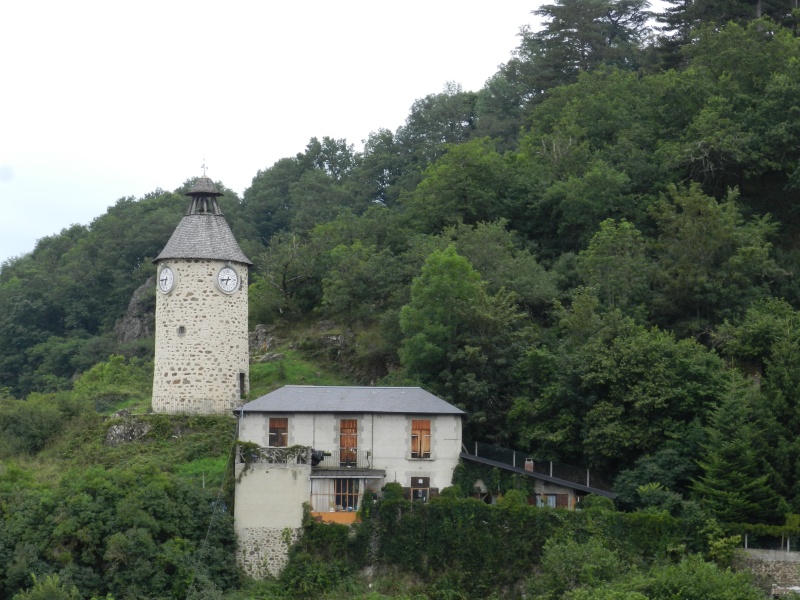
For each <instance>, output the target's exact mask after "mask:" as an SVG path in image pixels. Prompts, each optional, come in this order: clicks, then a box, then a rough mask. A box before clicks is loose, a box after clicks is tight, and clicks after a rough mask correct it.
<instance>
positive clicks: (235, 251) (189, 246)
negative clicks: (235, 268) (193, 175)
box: [153, 177, 253, 265]
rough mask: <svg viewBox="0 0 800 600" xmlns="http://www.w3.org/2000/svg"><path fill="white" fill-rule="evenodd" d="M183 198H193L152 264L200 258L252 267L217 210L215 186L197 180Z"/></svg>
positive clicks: (219, 194) (206, 180) (211, 183)
mask: <svg viewBox="0 0 800 600" xmlns="http://www.w3.org/2000/svg"><path fill="white" fill-rule="evenodd" d="M186 195H187V196H190V197H191V198H192V201H191V203H190V205H189V208H188V210H187V211H186V215H185V216H184V217H183V219H181V222H180V223H178V226H177V227H176V228H175V231H173V232H172V237H170V238H169V241H168V242H167V245H166V246H164V249H163V250H162V251H161V254H159V255H158V256H157V257H156V258H155V260H154V261H153V262H158V261H160V260H166V259H170V258H173V259H174V258H200V259H211V260H229V261H232V262H238V263H244V264H246V265H252V264H253V263H252V262H250V259H249V258H247V256H245V254H244V252H242V249H241V248H239V244H238V243H237V241H236V238H235V237H233V232H232V231H231V228H230V227H229V226H228V222H227V221H226V220H225V217H224V216H223V214H222V211H221V210H220V209H219V205H218V204H217V198H216V197H217V196H221V195H222V194H221V193H220V192H218V191H217V188H216V186H215V185H214V182H213V181H211V179H209V178H208V177H199V178H198V179H197V180H196V181H195V183H194V185H193V186H192V189H191V190H189V192H187V194H186Z"/></svg>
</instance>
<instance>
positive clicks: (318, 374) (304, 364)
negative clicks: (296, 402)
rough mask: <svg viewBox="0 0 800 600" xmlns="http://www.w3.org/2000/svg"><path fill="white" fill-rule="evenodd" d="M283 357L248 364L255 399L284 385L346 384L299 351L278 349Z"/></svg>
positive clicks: (252, 393)
mask: <svg viewBox="0 0 800 600" xmlns="http://www.w3.org/2000/svg"><path fill="white" fill-rule="evenodd" d="M277 352H280V353H281V354H283V358H281V359H278V360H274V361H271V362H265V363H253V364H251V365H250V394H249V398H250V399H251V400H252V399H255V398H258V397H260V396H263V395H264V394H268V393H269V392H272V391H274V390H276V389H278V388H279V387H282V386H284V385H347V384H348V383H349V382H348V381H347V380H346V379H344V378H343V377H340V376H338V375H334V374H333V373H329V372H327V371H325V370H324V369H323V368H322V367H320V366H319V365H318V364H316V363H314V362H312V361H310V360H308V359H306V358H304V357H303V356H302V355H301V354H300V352H298V351H297V350H291V349H288V348H287V349H278V350H277Z"/></svg>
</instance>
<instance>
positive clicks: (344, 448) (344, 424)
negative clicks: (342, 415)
mask: <svg viewBox="0 0 800 600" xmlns="http://www.w3.org/2000/svg"><path fill="white" fill-rule="evenodd" d="M357 451H358V419H342V420H341V421H340V422H339V466H342V467H355V466H356V457H357V454H356V453H357Z"/></svg>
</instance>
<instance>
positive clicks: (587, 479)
mask: <svg viewBox="0 0 800 600" xmlns="http://www.w3.org/2000/svg"><path fill="white" fill-rule="evenodd" d="M586 487H589V469H586Z"/></svg>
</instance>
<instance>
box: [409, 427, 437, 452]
mask: <svg viewBox="0 0 800 600" xmlns="http://www.w3.org/2000/svg"><path fill="white" fill-rule="evenodd" d="M432 430H433V423H432V420H431V419H411V437H410V439H409V441H410V444H411V447H410V452H409V456H410V457H411V459H412V460H430V459H431V458H432V456H433V455H432V452H431V447H432V445H433V434H432V433H431V432H432Z"/></svg>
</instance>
